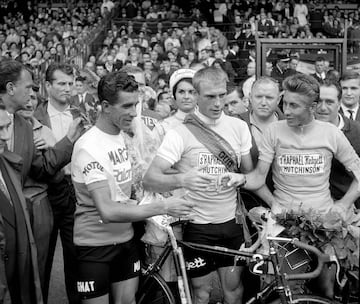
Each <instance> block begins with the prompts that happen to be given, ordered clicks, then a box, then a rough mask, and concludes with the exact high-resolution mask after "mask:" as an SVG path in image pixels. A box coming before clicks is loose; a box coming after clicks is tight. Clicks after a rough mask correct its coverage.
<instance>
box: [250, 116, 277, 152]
mask: <svg viewBox="0 0 360 304" xmlns="http://www.w3.org/2000/svg"><path fill="white" fill-rule="evenodd" d="M273 117H274V119H273V121H278V120H279V118H278V116H277V114H276V112H275V113H274V114H273ZM250 131H251V135H252V136H253V137H254V140H255V142H256V145H257V146H259V145H260V143H261V142H262V141H263V139H264V131H265V130H262V129H261V127H260V126H259V125H258V123H257V121H256V120H255V119H254V116H253V113H252V112H251V113H250Z"/></svg>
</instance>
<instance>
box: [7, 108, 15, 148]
mask: <svg viewBox="0 0 360 304" xmlns="http://www.w3.org/2000/svg"><path fill="white" fill-rule="evenodd" d="M8 115H9V118H10V126H9V133H10V134H9V135H10V139H9V140H8V141H7V146H8V149H9V151H11V152H14V141H15V140H14V127H15V126H14V114H11V113H9V112H8Z"/></svg>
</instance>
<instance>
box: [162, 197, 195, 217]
mask: <svg viewBox="0 0 360 304" xmlns="http://www.w3.org/2000/svg"><path fill="white" fill-rule="evenodd" d="M164 203H165V209H166V214H168V215H171V216H173V217H188V216H189V215H190V213H191V211H192V208H193V206H194V203H192V202H189V201H187V200H185V199H184V198H181V197H174V196H170V197H169V198H167V199H165V200H164Z"/></svg>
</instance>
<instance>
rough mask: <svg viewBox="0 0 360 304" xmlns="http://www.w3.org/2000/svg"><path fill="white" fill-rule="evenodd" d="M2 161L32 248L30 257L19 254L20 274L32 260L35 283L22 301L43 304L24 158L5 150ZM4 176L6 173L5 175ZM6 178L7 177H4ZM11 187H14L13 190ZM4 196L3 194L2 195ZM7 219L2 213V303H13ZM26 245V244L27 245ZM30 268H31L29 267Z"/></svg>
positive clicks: (23, 292) (0, 259) (0, 228)
mask: <svg viewBox="0 0 360 304" xmlns="http://www.w3.org/2000/svg"><path fill="white" fill-rule="evenodd" d="M0 162H1V163H2V166H3V168H4V169H5V170H6V173H7V175H8V176H9V179H8V180H6V184H7V186H8V190H9V192H10V196H11V197H12V198H13V199H14V198H15V196H16V198H17V200H18V202H19V203H20V208H21V210H22V212H23V215H24V220H25V226H26V230H27V234H28V235H27V237H24V238H23V239H24V240H25V241H27V242H29V244H28V245H29V250H30V252H29V253H30V257H29V256H28V255H26V252H22V254H18V261H17V265H18V270H17V272H18V276H19V277H21V275H22V274H25V271H26V260H25V259H29V260H30V264H31V267H32V271H31V275H32V280H33V283H34V285H33V286H34V290H31V291H30V290H27V291H26V290H24V289H23V290H22V291H21V294H20V298H21V300H22V303H29V304H35V303H36V304H42V303H43V299H42V293H41V287H40V277H39V269H38V263H37V253H36V245H35V241H34V237H33V234H32V230H31V224H30V218H29V214H28V210H27V205H26V201H25V197H24V195H23V193H22V184H21V178H22V170H21V164H22V159H21V157H20V156H19V155H17V154H15V153H12V152H9V151H5V152H4V153H3V154H1V155H0ZM3 177H4V175H3ZM4 179H5V178H4ZM9 183H11V187H9V186H10V185H9ZM11 189H14V191H12V190H11ZM2 197H3V196H2ZM0 203H1V204H3V203H8V204H9V201H7V202H5V201H2V200H1V201H0ZM5 220H7V219H5V218H3V215H2V214H0V303H5V304H6V303H11V300H10V296H9V290H8V286H7V281H6V276H5V263H4V262H5V261H4V258H5V256H4V252H5V251H4V250H5V242H6V240H5V238H4V221H5ZM25 247H26V246H25ZM28 270H29V269H28ZM32 293H34V294H35V299H34V301H31V300H30V299H33V297H32V296H31V294H32Z"/></svg>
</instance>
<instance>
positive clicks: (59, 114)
mask: <svg viewBox="0 0 360 304" xmlns="http://www.w3.org/2000/svg"><path fill="white" fill-rule="evenodd" d="M69 109H70V106H68V107H67V108H66V109H65V110H64V111H58V110H57V109H55V108H54V106H53V105H52V104H51V103H50V102H49V103H48V109H47V112H48V114H49V118H50V123H51V130H52V131H53V133H54V136H55V139H56V142H58V141H60V140H61V139H62V138H64V136H66V134H67V132H68V131H69V128H70V125H71V123H72V122H73V116H72V114H71V112H70V110H69ZM64 170H65V174H70V164H69V165H67V166H65V167H64Z"/></svg>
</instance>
